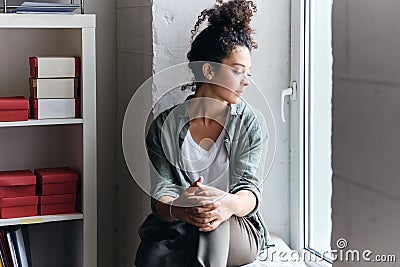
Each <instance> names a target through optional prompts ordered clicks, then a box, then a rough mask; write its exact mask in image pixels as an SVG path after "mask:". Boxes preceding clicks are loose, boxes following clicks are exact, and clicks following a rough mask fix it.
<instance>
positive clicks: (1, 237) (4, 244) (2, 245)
mask: <svg viewBox="0 0 400 267" xmlns="http://www.w3.org/2000/svg"><path fill="white" fill-rule="evenodd" d="M0 250H1V254H2V255H3V258H4V263H3V265H4V266H6V267H8V266H13V265H12V264H13V263H12V258H11V251H10V247H9V246H8V241H7V237H6V231H5V230H4V229H1V230H0Z"/></svg>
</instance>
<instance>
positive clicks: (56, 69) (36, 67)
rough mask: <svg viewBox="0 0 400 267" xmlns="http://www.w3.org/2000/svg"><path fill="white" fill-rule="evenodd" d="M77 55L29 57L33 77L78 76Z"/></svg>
mask: <svg viewBox="0 0 400 267" xmlns="http://www.w3.org/2000/svg"><path fill="white" fill-rule="evenodd" d="M79 65H80V63H79V58H78V57H29V67H30V75H31V77H33V78H78V77H79Z"/></svg>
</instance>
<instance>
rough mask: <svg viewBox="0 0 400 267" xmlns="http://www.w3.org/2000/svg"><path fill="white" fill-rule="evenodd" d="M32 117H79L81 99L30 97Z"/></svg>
mask: <svg viewBox="0 0 400 267" xmlns="http://www.w3.org/2000/svg"><path fill="white" fill-rule="evenodd" d="M30 108H31V117H32V118H34V119H39V120H40V119H64V118H77V117H78V114H79V100H78V99H76V98H72V99H34V98H31V99H30Z"/></svg>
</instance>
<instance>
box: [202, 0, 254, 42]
mask: <svg viewBox="0 0 400 267" xmlns="http://www.w3.org/2000/svg"><path fill="white" fill-rule="evenodd" d="M255 12H257V6H256V5H255V4H254V3H253V2H252V1H246V0H233V1H229V2H225V3H223V2H222V1H218V3H217V4H216V7H215V8H213V9H210V13H209V16H208V23H209V25H210V26H211V27H213V28H214V29H216V30H220V31H223V32H227V31H245V32H247V33H248V34H251V33H252V32H253V31H252V29H251V27H250V22H251V18H252V16H253V14H254V13H255Z"/></svg>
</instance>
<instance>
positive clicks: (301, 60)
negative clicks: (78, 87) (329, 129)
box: [289, 0, 332, 266]
mask: <svg viewBox="0 0 400 267" xmlns="http://www.w3.org/2000/svg"><path fill="white" fill-rule="evenodd" d="M309 5H310V1H308V0H292V1H291V80H292V81H296V82H297V92H295V93H296V100H295V101H291V105H290V110H291V120H290V140H291V143H290V148H291V150H290V159H289V160H290V216H291V217H290V218H291V225H290V244H291V248H292V249H294V250H297V251H299V252H302V253H304V254H307V253H305V252H306V251H307V252H308V253H310V252H312V251H309V250H308V249H307V248H306V246H307V244H308V243H309V242H308V227H309V221H308V212H309V211H308V207H309V199H308V196H309V183H308V177H309V173H308V172H309V170H308V167H306V166H309V162H308V159H309V151H308V148H309V141H308V137H309V134H310V133H309V127H308V126H309V125H310V121H309V116H308V114H309V110H308V108H309V90H308V88H309V86H310V81H309V76H310V75H309V72H310V53H309V51H310V45H311V44H310V34H311V33H310V18H311V17H310V14H309V11H310V8H309ZM314 256H316V257H319V256H318V255H314ZM305 261H306V264H307V265H308V266H332V264H331V263H329V262H327V261H322V260H319V261H318V262H314V261H313V262H311V261H307V259H305Z"/></svg>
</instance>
